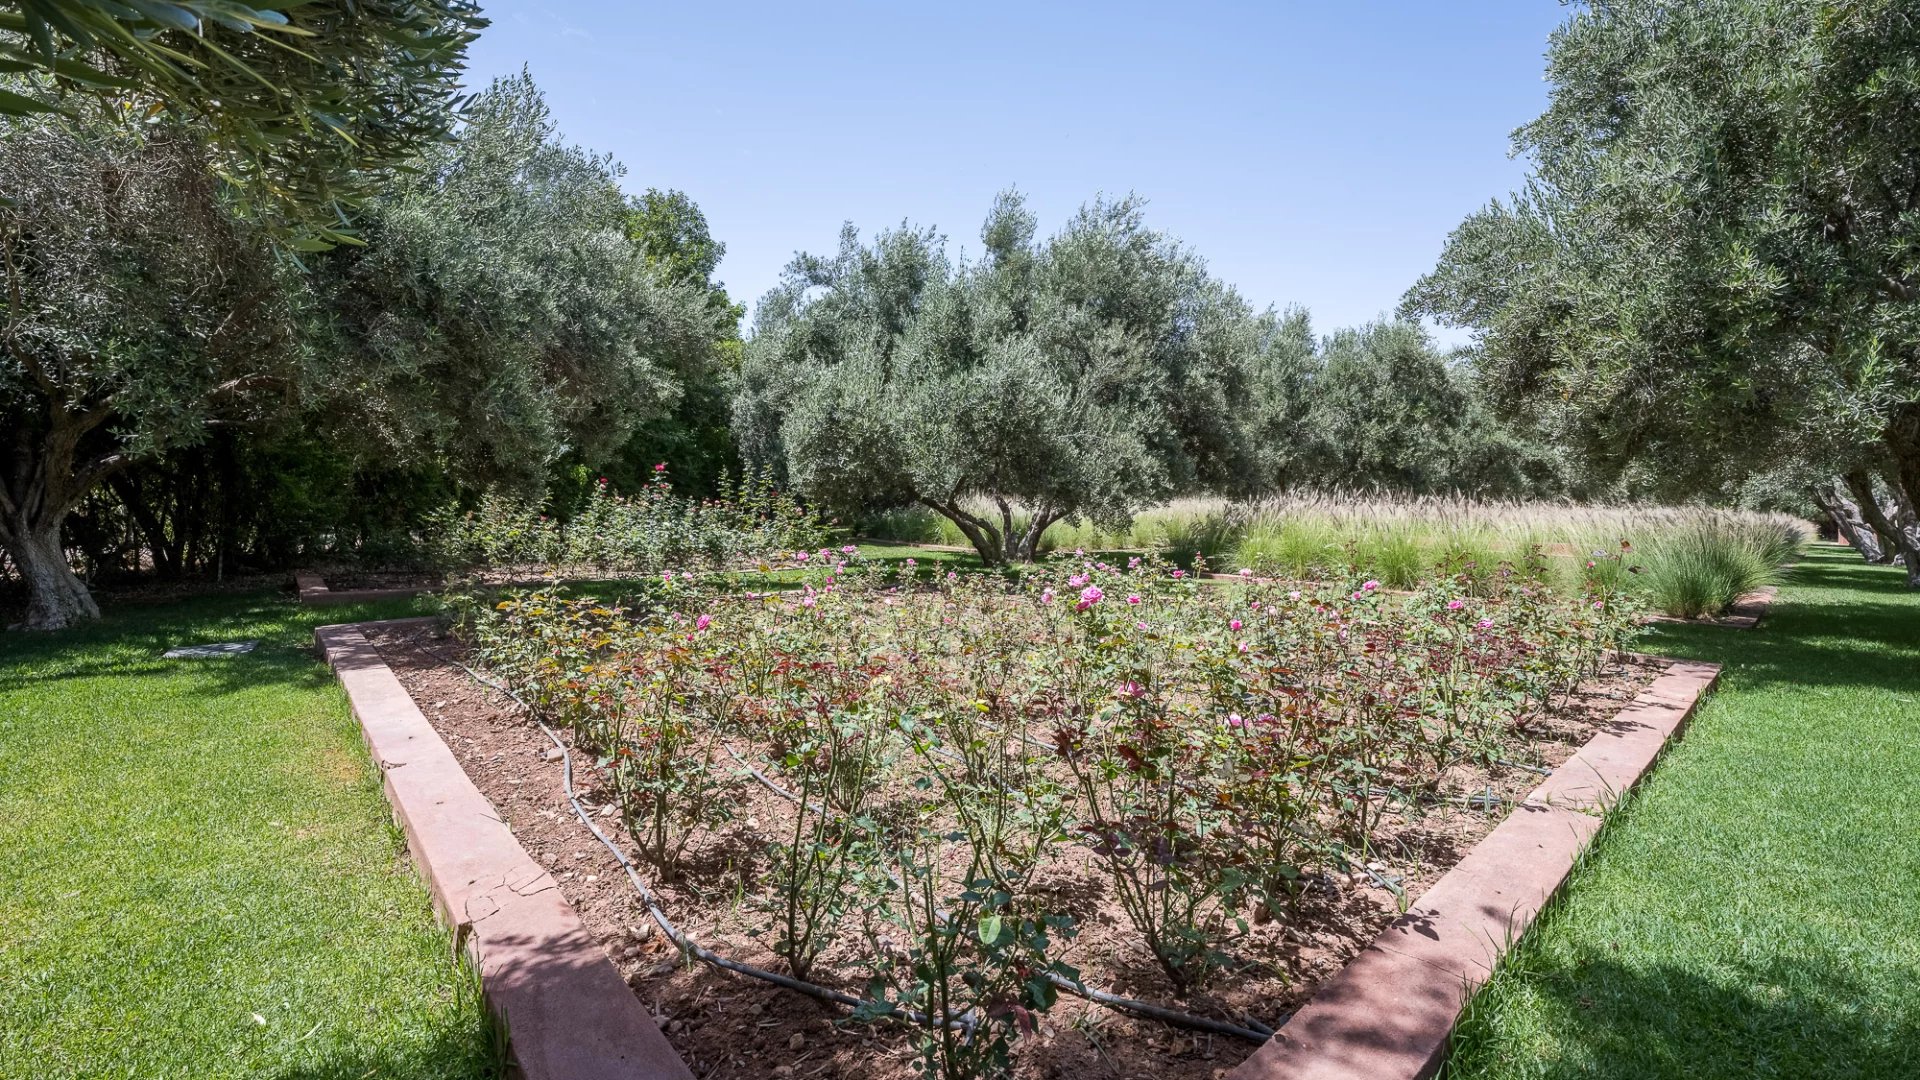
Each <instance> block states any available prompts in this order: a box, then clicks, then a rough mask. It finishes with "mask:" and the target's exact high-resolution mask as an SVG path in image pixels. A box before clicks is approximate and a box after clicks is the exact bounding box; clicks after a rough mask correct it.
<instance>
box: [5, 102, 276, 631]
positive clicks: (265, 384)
mask: <svg viewBox="0 0 1920 1080" xmlns="http://www.w3.org/2000/svg"><path fill="white" fill-rule="evenodd" d="M0 185H5V187H6V190H8V191H11V192H13V193H15V199H14V202H13V205H11V206H8V207H0V290H3V293H0V295H3V297H4V299H3V300H0V303H4V307H0V345H4V353H0V430H4V432H5V434H4V436H0V439H3V440H4V441H0V547H3V548H4V549H5V551H6V554H7V555H8V557H9V558H10V559H11V560H12V563H13V566H14V568H15V569H16V571H17V572H18V573H19V574H20V575H21V577H22V578H24V579H25V581H26V584H27V587H28V597H29V600H28V608H27V614H26V620H25V624H26V625H27V626H28V627H32V628H55V627H60V626H64V625H67V624H69V623H71V622H73V621H75V620H77V619H82V618H90V617H94V616H97V615H98V614H99V609H98V607H97V606H96V605H95V604H94V601H93V599H92V597H91V596H90V595H89V594H88V592H87V590H86V588H85V586H84V585H83V584H82V583H81V582H80V581H79V579H78V578H76V577H75V576H74V573H73V571H72V569H71V568H70V567H69V565H68V563H67V559H66V555H65V549H64V546H63V544H62V539H61V529H62V525H63V523H64V522H65V520H66V518H67V516H68V514H69V513H71V512H72V511H73V509H74V508H75V506H77V505H78V504H79V502H80V501H81V500H82V499H83V498H85V497H86V495H87V494H88V493H89V492H90V491H92V490H93V489H94V487H95V486H97V485H98V484H100V483H101V482H102V481H104V480H106V479H108V478H109V477H110V476H112V475H113V474H114V473H115V472H117V471H119V470H121V469H124V468H125V467H126V466H127V465H128V464H129V463H130V462H131V461H133V460H135V459H136V458H139V457H142V456H154V455H157V454H160V453H162V452H164V451H166V450H167V449H169V448H170V447H173V446H178V445H184V444H191V443H194V442H197V441H199V440H201V439H203V438H204V437H205V435H206V432H207V431H208V429H209V428H210V427H212V426H213V425H218V424H228V423H244V422H248V421H250V420H252V419H255V418H257V417H259V416H260V415H262V414H263V413H267V412H271V411H272V410H275V409H277V408H281V407H283V405H284V402H285V400H286V395H287V394H288V393H289V392H290V388H291V387H293V386H295V385H297V384H298V383H299V382H300V377H299V376H300V367H301V363H302V356H301V353H300V350H299V349H298V348H297V347H296V346H295V342H294V329H293V328H294V315H293V311H292V309H291V305H290V303H289V301H288V284H287V281H286V276H287V271H286V268H285V267H284V266H282V265H281V264H279V263H278V262H277V261H276V260H274V259H272V258H271V257H269V256H268V255H267V254H266V249H265V247H264V246H263V245H261V244H260V243H258V242H257V240H256V238H255V237H253V236H251V235H250V234H249V233H248V231H247V230H246V229H245V228H244V227H243V226H242V225H241V224H240V223H239V222H238V221H237V220H236V219H235V218H234V217H233V215H232V214H230V213H229V212H228V211H227V209H226V207H225V206H224V205H223V204H222V201H221V199H220V196H219V191H218V187H217V184H216V182H215V181H214V180H213V178H212V176H211V174H210V172H209V171H208V169H207V160H206V157H205V153H204V150H203V149H202V147H201V146H200V145H199V144H198V143H197V142H195V141H194V140H191V139H189V138H186V137H185V136H184V135H183V134H182V133H180V132H178V131H174V130H170V129H160V130H157V131H140V130H136V129H133V128H127V127H118V126H112V125H102V126H98V127H95V128H92V129H89V130H86V131H75V130H73V129H70V128H68V127H66V126H65V125H63V124H60V123H57V122H53V121H45V120H32V119H26V120H16V121H13V122H10V123H9V124H8V126H7V128H6V131H5V136H4V143H3V144H0Z"/></svg>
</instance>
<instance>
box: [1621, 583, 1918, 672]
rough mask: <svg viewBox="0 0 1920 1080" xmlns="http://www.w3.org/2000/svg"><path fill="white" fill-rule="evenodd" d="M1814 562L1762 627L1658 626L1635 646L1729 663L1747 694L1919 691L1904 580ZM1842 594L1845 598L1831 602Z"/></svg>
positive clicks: (1912, 614)
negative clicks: (1778, 689)
mask: <svg viewBox="0 0 1920 1080" xmlns="http://www.w3.org/2000/svg"><path fill="white" fill-rule="evenodd" d="M1811 558H1813V559H1816V560H1819V561H1817V562H1813V563H1802V564H1801V565H1799V566H1796V567H1795V568H1794V569H1793V571H1792V572H1791V575H1790V577H1789V579H1788V589H1789V591H1788V592H1787V593H1786V594H1785V595H1784V596H1783V597H1782V598H1781V599H1780V600H1777V601H1776V602H1775V607H1774V609H1773V610H1772V611H1771V612H1770V613H1769V614H1768V616H1767V617H1766V619H1764V620H1763V621H1762V622H1761V623H1760V625H1759V626H1758V627H1757V628H1755V629H1751V630H1734V629H1730V628H1726V627H1714V626H1687V625H1676V624H1658V625H1656V627H1655V628H1654V629H1653V630H1652V631H1651V632H1649V633H1648V634H1646V635H1645V636H1643V637H1642V638H1641V639H1640V640H1639V642H1638V643H1637V644H1636V646H1635V647H1636V648H1638V649H1640V650H1642V651H1645V652H1650V653H1655V654H1658V655H1662V656H1674V657H1680V658H1684V659H1693V660H1710V661H1714V662H1717V663H1721V664H1725V665H1726V666H1727V674H1726V678H1727V681H1728V683H1729V684H1733V685H1738V686H1740V687H1741V688H1743V689H1758V688H1769V687H1775V686H1799V687H1853V688H1863V689H1875V690H1899V689H1903V688H1910V689H1920V604H1916V602H1915V601H1914V598H1913V594H1912V593H1910V592H1908V590H1907V589H1906V587H1905V585H1904V583H1903V582H1904V579H1903V578H1901V576H1900V575H1899V574H1898V573H1895V572H1891V571H1889V569H1888V568H1887V567H1870V566H1867V565H1866V564H1864V563H1860V562H1858V560H1857V559H1855V561H1854V562H1853V563H1851V564H1846V563H1842V562H1839V561H1838V560H1837V559H1836V558H1835V557H1834V556H1833V555H1832V554H1830V553H1825V552H1822V553H1817V554H1816V555H1814V556H1811ZM1795 588H1804V589H1808V590H1814V589H1818V590H1828V591H1827V592H1825V593H1811V594H1807V593H1802V594H1799V595H1798V596H1796V595H1795V594H1794V592H1793V591H1792V590H1794V589H1795ZM1838 590H1845V592H1844V593H1841V594H1840V595H1843V596H1845V597H1846V599H1844V600H1835V599H1829V597H1831V596H1833V595H1834V591H1838Z"/></svg>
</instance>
